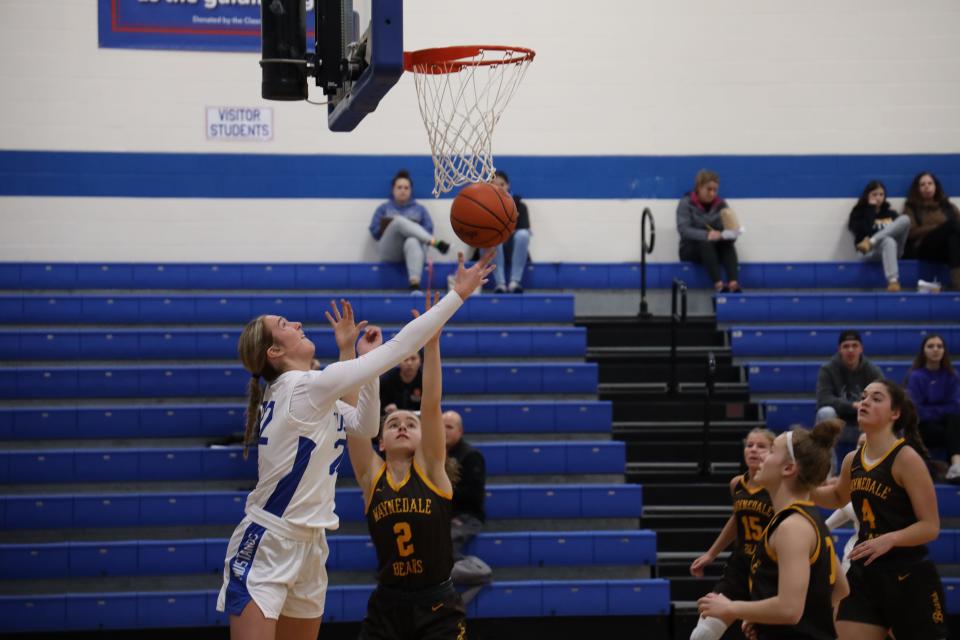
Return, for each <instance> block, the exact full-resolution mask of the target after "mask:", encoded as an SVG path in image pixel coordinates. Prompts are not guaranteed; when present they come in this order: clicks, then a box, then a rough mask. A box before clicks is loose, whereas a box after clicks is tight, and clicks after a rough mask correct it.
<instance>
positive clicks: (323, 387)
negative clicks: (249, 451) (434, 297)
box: [308, 252, 494, 407]
mask: <svg viewBox="0 0 960 640" xmlns="http://www.w3.org/2000/svg"><path fill="white" fill-rule="evenodd" d="M493 256H494V252H490V253H489V254H487V255H485V256H483V257H482V258H481V259H480V260H478V261H477V263H476V264H474V265H473V266H472V267H470V268H469V269H466V268H464V266H463V254H462V253H461V254H460V255H459V256H458V258H459V266H458V268H457V275H456V281H455V284H454V290H453V291H451V292H450V293H448V294H447V295H446V296H444V297H443V299H442V300H441V301H440V302H439V303H438V304H436V305H434V306H433V307H432V308H431V309H430V310H429V311H427V312H426V313H424V314H423V315H421V316H420V317H418V318H416V319H414V320H413V321H412V322H410V323H408V324H407V325H406V326H405V327H404V328H403V329H401V330H400V332H399V333H397V335H396V336H394V338H393V339H392V340H390V341H389V342H387V343H385V344H383V345H382V346H380V347H378V348H377V349H374V350H373V351H370V352H369V353H366V354H363V355H361V356H360V357H359V358H357V359H356V360H351V361H349V362H337V363H334V364H331V365H330V366H329V367H327V368H326V369H324V370H323V371H322V372H320V374H319V375H317V376H314V377H313V379H312V380H311V382H310V388H309V390H308V394H309V398H310V401H311V403H312V404H313V405H314V406H315V407H321V406H323V405H324V404H326V403H328V402H330V401H332V400H335V399H336V398H339V397H340V396H341V395H343V394H344V393H346V392H347V391H348V390H349V389H352V388H354V387H358V386H360V385H361V384H363V383H365V382H367V381H368V380H370V379H371V378H373V377H375V376H379V375H380V374H382V373H384V372H386V371H388V370H389V369H391V368H392V367H395V366H397V365H398V364H400V361H401V360H403V359H404V358H405V357H407V356H408V355H409V354H411V353H413V352H414V351H417V350H418V349H420V347H422V346H423V345H424V343H425V342H426V341H427V339H429V338H430V336H432V335H433V334H435V333H437V332H438V331H440V329H442V328H443V325H444V324H446V322H447V321H448V320H449V319H450V318H451V317H453V314H454V313H456V311H457V309H459V308H460V306H461V305H462V304H463V302H464V301H465V300H466V299H467V298H469V297H470V294H471V293H473V291H474V290H476V289H477V288H478V287H480V286H481V285H482V284H484V283H486V282H487V276H489V275H490V273H491V272H492V271H493V266H492V265H491V264H490V261H491V260H493Z"/></svg>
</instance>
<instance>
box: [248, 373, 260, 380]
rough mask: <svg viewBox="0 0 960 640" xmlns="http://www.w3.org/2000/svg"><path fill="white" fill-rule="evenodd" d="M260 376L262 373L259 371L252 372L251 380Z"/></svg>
mask: <svg viewBox="0 0 960 640" xmlns="http://www.w3.org/2000/svg"><path fill="white" fill-rule="evenodd" d="M259 378H260V374H259V373H251V374H250V379H251V380H257V379H259Z"/></svg>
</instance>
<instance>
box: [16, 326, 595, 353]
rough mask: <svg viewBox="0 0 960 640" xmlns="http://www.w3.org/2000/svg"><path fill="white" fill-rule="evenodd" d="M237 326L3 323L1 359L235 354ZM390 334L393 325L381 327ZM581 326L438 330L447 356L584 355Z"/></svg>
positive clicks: (323, 331)
mask: <svg viewBox="0 0 960 640" xmlns="http://www.w3.org/2000/svg"><path fill="white" fill-rule="evenodd" d="M240 332H241V327H239V326H234V327H229V328H218V329H170V328H168V329H107V330H104V329H76V330H66V329H6V330H0V360H77V359H81V360H83V359H87V360H138V359H150V358H159V359H164V360H173V359H178V360H198V359H200V360H202V359H234V358H236V357H237V341H238V340H239V339H240ZM306 333H307V335H308V337H309V338H310V339H311V340H312V341H313V343H314V345H316V357H317V358H319V359H321V360H336V359H337V357H338V356H339V351H338V349H337V345H336V343H335V342H334V339H333V330H332V329H329V328H308V329H307V330H306ZM384 333H385V335H384V339H385V340H389V339H390V338H392V337H393V336H394V335H395V334H396V333H397V329H390V330H386V331H385V332H384ZM586 348H587V331H586V329H585V328H583V327H569V326H556V327H450V328H447V329H446V330H445V331H444V332H443V355H444V357H447V358H451V357H452V358H478V357H484V358H496V357H513V358H520V357H564V356H581V357H582V356H583V354H584V352H585V351H586Z"/></svg>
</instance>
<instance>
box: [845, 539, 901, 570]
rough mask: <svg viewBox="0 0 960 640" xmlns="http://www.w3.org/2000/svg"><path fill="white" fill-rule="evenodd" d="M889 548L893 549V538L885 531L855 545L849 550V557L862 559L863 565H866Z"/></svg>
mask: <svg viewBox="0 0 960 640" xmlns="http://www.w3.org/2000/svg"><path fill="white" fill-rule="evenodd" d="M890 549H893V538H892V537H891V536H890V534H889V533H885V534H883V535H882V536H877V537H876V538H871V539H869V540H866V541H864V542H861V543H860V544H858V545H857V546H855V547H854V548H853V550H852V551H850V559H851V560H863V566H867V565H868V564H870V563H871V562H873V561H874V560H876V559H877V558H879V557H880V556H882V555H883V554H885V553H886V552H888V551H890Z"/></svg>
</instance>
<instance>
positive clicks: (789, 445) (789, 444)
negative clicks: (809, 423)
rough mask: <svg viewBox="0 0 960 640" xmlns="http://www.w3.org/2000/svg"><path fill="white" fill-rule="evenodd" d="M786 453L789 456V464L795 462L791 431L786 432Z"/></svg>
mask: <svg viewBox="0 0 960 640" xmlns="http://www.w3.org/2000/svg"><path fill="white" fill-rule="evenodd" d="M787 453H789V454H790V462H794V463H795V462H796V461H797V457H796V456H795V455H794V454H793V431H787Z"/></svg>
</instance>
